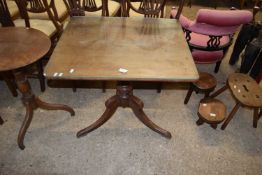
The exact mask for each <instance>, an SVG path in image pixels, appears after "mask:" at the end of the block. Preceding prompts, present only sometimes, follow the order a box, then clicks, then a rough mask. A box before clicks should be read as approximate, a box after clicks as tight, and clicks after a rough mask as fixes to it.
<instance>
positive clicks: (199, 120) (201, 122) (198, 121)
mask: <svg viewBox="0 0 262 175" xmlns="http://www.w3.org/2000/svg"><path fill="white" fill-rule="evenodd" d="M203 123H204V121H203V120H202V119H200V118H199V119H198V120H197V121H196V124H197V125H198V126H199V125H203Z"/></svg>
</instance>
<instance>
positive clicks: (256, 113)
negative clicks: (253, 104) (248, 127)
mask: <svg viewBox="0 0 262 175" xmlns="http://www.w3.org/2000/svg"><path fill="white" fill-rule="evenodd" d="M258 119H259V117H258V108H254V114H253V127H254V128H257V121H258Z"/></svg>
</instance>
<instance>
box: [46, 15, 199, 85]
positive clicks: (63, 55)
mask: <svg viewBox="0 0 262 175" xmlns="http://www.w3.org/2000/svg"><path fill="white" fill-rule="evenodd" d="M87 28H88V30H86V29H87ZM72 41H74V42H72ZM119 68H124V69H127V70H128V72H127V73H121V72H119ZM72 70H73V72H70V71H72ZM45 73H46V77H47V78H49V79H68V80H106V81H108V80H115V81H121V80H124V81H153V82H168V81H170V82H192V81H196V80H197V79H198V78H199V76H198V71H197V69H196V66H195V63H194V61H193V58H192V55H191V53H190V50H189V49H188V46H187V43H186V41H185V39H184V36H183V31H182V29H181V26H180V24H179V22H178V21H176V20H173V19H162V18H118V17H114V18H113V17H87V16H85V17H72V18H71V20H70V22H69V24H68V26H67V28H66V30H65V31H64V33H63V35H62V37H61V38H60V41H59V43H58V45H57V47H56V49H55V50H54V53H53V54H52V56H51V59H50V61H49V62H48V64H47V65H46V67H45ZM55 73H63V75H62V76H54V75H57V74H55Z"/></svg>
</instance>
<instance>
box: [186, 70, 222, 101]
mask: <svg viewBox="0 0 262 175" xmlns="http://www.w3.org/2000/svg"><path fill="white" fill-rule="evenodd" d="M216 85H217V80H216V78H215V77H214V76H213V75H211V74H209V73H206V72H199V80H198V81H196V82H194V83H190V87H189V90H188V92H187V95H186V98H185V100H184V104H187V103H188V101H189V99H190V97H191V95H192V92H193V91H195V92H197V93H198V92H202V93H204V94H205V98H206V97H208V96H209V94H210V92H212V91H213V90H214V89H215V88H216Z"/></svg>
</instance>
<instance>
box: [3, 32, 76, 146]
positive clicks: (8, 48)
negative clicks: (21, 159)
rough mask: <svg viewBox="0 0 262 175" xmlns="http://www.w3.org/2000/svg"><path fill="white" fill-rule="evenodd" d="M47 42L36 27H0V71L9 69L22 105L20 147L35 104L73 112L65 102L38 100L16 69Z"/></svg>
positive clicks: (43, 51) (36, 55)
mask: <svg viewBox="0 0 262 175" xmlns="http://www.w3.org/2000/svg"><path fill="white" fill-rule="evenodd" d="M50 46H51V43H50V40H49V38H48V37H47V36H46V35H45V34H44V33H42V32H40V31H38V30H35V29H26V28H17V27H11V28H0V71H3V70H12V72H13V75H14V78H15V82H16V86H17V88H18V90H19V91H20V92H21V94H22V98H21V100H22V102H23V104H24V106H25V108H26V114H25V118H24V121H23V123H22V125H21V128H20V130H19V134H18V138H17V143H18V146H19V148H20V149H24V148H25V146H24V137H25V134H26V131H27V129H28V128H29V126H30V124H31V121H32V119H33V114H34V111H35V110H36V109H37V108H42V109H46V110H64V111H68V112H69V113H70V114H71V115H74V114H75V112H74V110H73V109H72V108H70V107H69V106H66V105H60V104H49V103H46V102H44V101H42V100H40V99H39V98H38V97H37V96H35V95H34V93H33V92H32V90H31V87H30V84H29V82H28V79H27V76H26V74H25V73H24V69H18V68H21V67H24V66H27V65H29V64H31V63H33V62H35V61H37V60H39V59H41V58H42V57H43V56H44V55H45V54H46V53H47V52H48V51H49V48H50ZM0 122H1V121H0Z"/></svg>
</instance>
